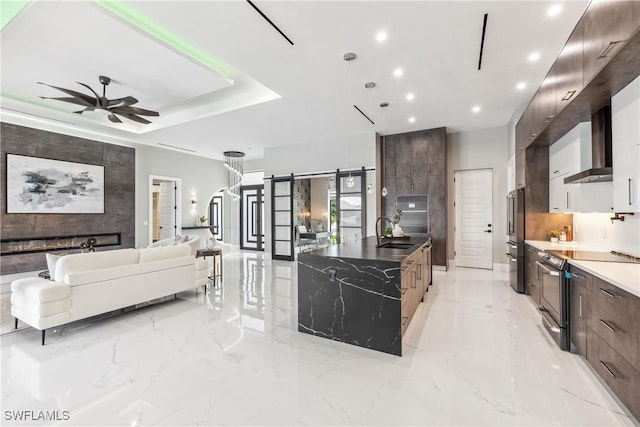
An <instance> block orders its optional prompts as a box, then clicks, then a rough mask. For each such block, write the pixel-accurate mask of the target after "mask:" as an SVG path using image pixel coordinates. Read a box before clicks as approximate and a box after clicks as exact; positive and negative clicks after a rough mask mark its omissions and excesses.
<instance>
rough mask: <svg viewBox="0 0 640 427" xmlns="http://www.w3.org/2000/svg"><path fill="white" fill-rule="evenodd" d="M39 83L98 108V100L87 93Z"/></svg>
mask: <svg viewBox="0 0 640 427" xmlns="http://www.w3.org/2000/svg"><path fill="white" fill-rule="evenodd" d="M37 83H38V84H40V85H45V86H49V87H51V88H54V89H57V90H59V91H60V92H64V93H66V94H67V95H71V96H73V97H75V98H79V99H82V100H83V101H85V102H86V103H87V104H89V105H95V106H98V99H96V98H92V97H91V96H89V95H87V94H85V93H82V92H77V91H75V90H71V89H65V88H63V87H58V86H52V85H48V84H46V83H42V82H37Z"/></svg>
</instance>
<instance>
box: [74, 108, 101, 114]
mask: <svg viewBox="0 0 640 427" xmlns="http://www.w3.org/2000/svg"><path fill="white" fill-rule="evenodd" d="M95 110H96V108H95V107H87V108H85V109H84V110H80V111H74V113H76V114H82V113H84V112H85V111H95Z"/></svg>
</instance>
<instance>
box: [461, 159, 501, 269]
mask: <svg viewBox="0 0 640 427" xmlns="http://www.w3.org/2000/svg"><path fill="white" fill-rule="evenodd" d="M454 186H455V261H456V266H458V267H472V268H485V269H489V270H491V269H492V268H493V229H492V225H493V219H492V218H493V198H492V188H493V171H492V170H491V169H477V170H466V171H456V172H455V174H454Z"/></svg>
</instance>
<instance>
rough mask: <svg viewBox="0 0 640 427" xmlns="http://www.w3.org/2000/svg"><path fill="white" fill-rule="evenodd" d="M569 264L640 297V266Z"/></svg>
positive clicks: (579, 262)
mask: <svg viewBox="0 0 640 427" xmlns="http://www.w3.org/2000/svg"><path fill="white" fill-rule="evenodd" d="M569 264H571V265H575V266H576V267H579V268H581V269H583V270H584V271H586V272H587V273H591V274H593V275H594V276H596V277H599V278H601V279H602V280H604V281H607V282H609V283H611V284H612V285H616V286H617V287H619V288H620V289H622V290H624V291H627V292H629V293H631V294H633V295H635V296H637V297H640V264H625V263H623V262H597V261H569Z"/></svg>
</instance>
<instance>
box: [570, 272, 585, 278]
mask: <svg viewBox="0 0 640 427" xmlns="http://www.w3.org/2000/svg"><path fill="white" fill-rule="evenodd" d="M571 277H577V278H578V279H584V277H583V276H581V275H579V274H576V273H574V272H571Z"/></svg>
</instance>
